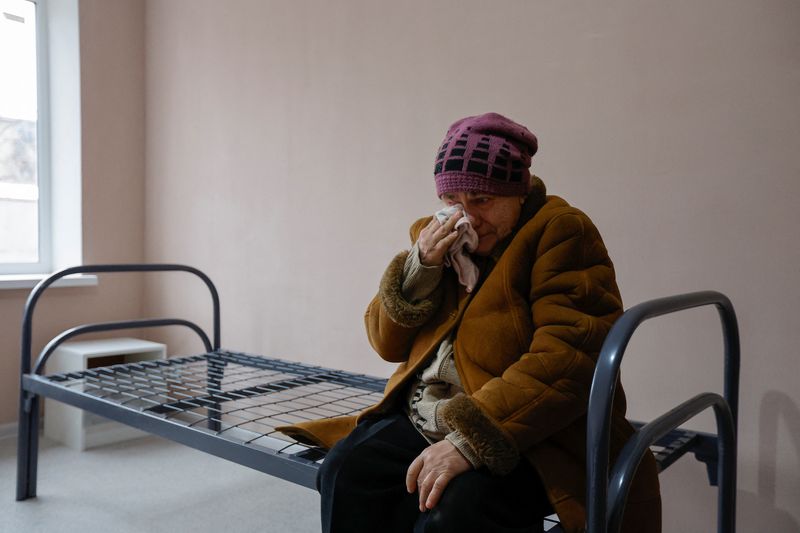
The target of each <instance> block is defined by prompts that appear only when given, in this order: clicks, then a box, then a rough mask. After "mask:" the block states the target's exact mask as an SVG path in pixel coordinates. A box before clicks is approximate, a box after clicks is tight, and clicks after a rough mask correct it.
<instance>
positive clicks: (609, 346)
mask: <svg viewBox="0 0 800 533" xmlns="http://www.w3.org/2000/svg"><path fill="white" fill-rule="evenodd" d="M705 305H714V306H715V307H716V308H717V312H718V313H719V316H720V321H721V323H722V333H723V337H724V342H725V390H724V399H725V402H726V403H727V405H728V406H729V408H730V413H731V419H732V423H733V424H732V426H733V435H734V440H735V435H736V420H737V411H738V397H739V358H740V356H739V327H738V324H737V321H736V313H735V311H734V309H733V305H732V304H731V302H730V300H729V299H728V297H727V296H725V295H724V294H721V293H719V292H716V291H701V292H694V293H688V294H681V295H676V296H669V297H666V298H658V299H655V300H650V301H647V302H643V303H641V304H638V305H636V306H634V307H631V308H630V309H628V310H627V311H626V312H625V313H624V314H623V315H622V316H621V317H620V318H619V320H617V322H616V323H615V324H614V326H613V327H612V328H611V331H610V332H609V334H608V336H607V337H606V340H605V342H604V343H603V348H602V350H601V351H600V355H599V357H598V360H597V366H596V369H595V373H594V378H593V380H592V388H591V392H590V394H589V407H588V413H587V427H586V468H587V486H586V511H587V513H586V520H587V529H588V531H589V533H604V532H607V531H608V529H607V527H608V515H607V511H608V507H612V506H614V505H616V504H615V502H611V505H608V506H607V502H608V470H609V465H608V463H609V437H610V427H611V407H612V403H613V400H614V392H615V389H616V384H617V381H618V379H619V369H620V365H621V364H622V357H623V355H624V352H625V348H626V347H627V345H628V342H629V341H630V339H631V337H632V336H633V333H634V331H635V330H636V328H637V327H638V326H639V325H640V324H641V323H642V322H644V321H645V320H647V319H649V318H654V317H657V316H661V315H665V314H669V313H675V312H678V311H682V310H685V309H691V308H695V307H701V306H705ZM725 466H726V465H725V464H723V463H721V465H720V467H719V468H723V467H725ZM729 466H730V467H731V468H730V470H731V472H730V475H725V476H724V480H725V481H726V482H727V484H730V486H731V487H732V488H729V489H725V490H729V491H730V492H731V493H732V496H731V501H730V502H729V503H730V506H731V508H730V509H728V512H729V513H733V512H734V511H733V508H732V507H733V506H734V505H735V486H736V463H735V461H732V465H729ZM722 481H723V480H722V479H720V482H721V483H720V485H722ZM719 527H722V524H721V523H720V524H719ZM732 527H733V526H731V529H726V530H725V531H726V533H734V530H733V529H732ZM720 531H722V529H720Z"/></svg>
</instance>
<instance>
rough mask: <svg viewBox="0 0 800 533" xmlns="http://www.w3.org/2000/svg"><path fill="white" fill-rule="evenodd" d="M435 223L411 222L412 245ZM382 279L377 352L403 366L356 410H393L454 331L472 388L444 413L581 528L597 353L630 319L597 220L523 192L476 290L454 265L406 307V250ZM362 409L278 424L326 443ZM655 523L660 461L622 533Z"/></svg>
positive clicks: (486, 454)
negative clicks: (515, 221)
mask: <svg viewBox="0 0 800 533" xmlns="http://www.w3.org/2000/svg"><path fill="white" fill-rule="evenodd" d="M428 220H429V218H426V219H421V220H419V221H417V222H416V223H414V225H413V226H412V227H411V231H410V233H411V241H412V242H415V241H416V239H417V236H418V235H419V232H420V231H421V230H422V228H423V227H424V226H425V225H426V224H427V222H428ZM407 253H408V252H403V253H401V254H399V255H398V256H396V257H395V258H394V260H393V261H392V262H391V264H390V265H389V267H388V269H387V270H386V272H385V274H384V276H383V279H382V280H381V285H380V290H379V292H378V295H377V296H375V298H374V299H373V300H372V302H371V303H370V304H369V307H368V308H367V312H366V316H365V321H366V327H367V334H368V336H369V340H370V343H371V344H372V346H373V347H374V349H375V351H376V352H378V354H379V355H380V356H381V357H382V358H383V359H385V360H386V361H390V362H393V363H399V364H398V366H397V370H396V371H395V372H394V374H393V375H392V377H391V378H390V379H389V382H388V384H387V385H386V389H385V396H384V399H383V400H382V401H381V402H380V403H378V404H377V405H375V406H373V407H371V408H369V409H367V410H365V411H364V412H362V413H361V414H360V415H359V417H367V416H376V415H379V414H380V413H382V412H386V411H388V410H390V409H393V408H395V409H396V408H397V406H398V402H401V401H403V399H404V398H405V388H406V385H407V384H408V383H409V380H411V379H413V378H414V375H415V374H416V373H417V372H419V371H420V369H422V368H424V367H425V365H426V364H427V363H428V362H429V361H430V359H431V357H433V356H434V355H435V353H436V350H437V348H438V346H439V344H440V343H441V342H442V340H444V339H445V338H446V337H447V336H448V335H449V334H450V332H451V331H452V330H453V328H455V327H457V328H458V329H457V334H456V338H455V343H454V351H455V363H456V368H457V369H458V373H459V375H460V377H461V382H462V384H463V387H464V391H465V394H463V395H459V396H456V397H455V398H454V399H452V400H451V401H450V402H449V403H448V404H447V405H446V407H445V408H444V416H445V418H446V420H447V421H448V422H449V424H450V425H451V427H454V428H457V429H459V430H460V431H461V433H463V434H464V435H465V436H466V438H467V439H468V442H469V443H470V444H471V445H472V447H473V448H474V449H475V450H476V452H477V453H478V455H479V456H480V457H481V459H482V460H483V462H484V464H485V465H486V466H487V467H488V468H489V470H490V471H492V472H494V473H498V474H502V473H505V472H508V471H510V470H511V469H513V468H514V466H515V465H516V463H517V461H518V460H520V458H521V457H524V458H525V459H526V460H528V461H529V462H530V463H531V464H532V465H533V466H534V467H535V468H536V470H537V471H538V473H539V475H540V476H541V478H542V481H543V483H544V486H545V487H546V489H547V493H548V497H549V499H550V502H551V504H552V505H553V507H554V508H555V510H556V512H557V513H558V515H559V518H560V519H561V522H562V527H563V528H564V530H565V531H567V532H576V531H583V530H584V528H585V490H586V488H585V483H586V469H585V460H586V459H585V449H586V416H585V415H586V409H587V403H588V399H589V388H590V385H591V381H592V375H593V372H594V366H595V361H596V359H597V356H598V353H599V351H600V348H601V346H602V343H603V340H604V339H605V337H606V335H607V333H608V331H609V329H610V328H611V326H612V324H613V323H614V321H615V320H616V319H617V318H618V317H619V316H620V315H621V314H622V310H623V309H622V301H621V298H620V294H619V289H618V288H617V283H616V280H615V276H614V267H613V265H612V263H611V260H610V259H609V257H608V253H607V251H606V248H605V246H604V244H603V241H602V239H601V237H600V234H599V233H598V231H597V229H596V228H595V226H594V224H593V223H592V221H591V220H590V219H589V217H588V216H586V215H585V214H584V213H583V212H581V211H580V210H578V209H576V208H574V207H571V206H570V205H569V204H567V202H566V201H564V200H563V199H561V198H559V197H557V196H545V191H544V185H543V184H542V183H541V182H538V187H535V188H534V191H533V192H532V193H531V195H530V196H529V197H528V200H527V201H526V204H525V206H524V207H523V215H522V217H521V222H520V224H519V225H518V227H517V230H516V233H515V234H514V236H513V238H512V239H511V241H510V242H509V243H507V247H506V248H505V250H504V251H503V253H502V255H500V257H499V258H498V260H497V262H496V264H495V265H494V267H493V269H492V270H491V272H490V274H489V275H488V277H486V279H485V281H484V282H483V285H481V286H480V288H479V289H478V290H477V291H476V292H474V293H473V294H468V293H466V292H465V291H464V289H463V287H461V286H460V285H459V284H458V281H457V279H456V276H455V275H454V273H453V271H452V269H445V274H444V277H443V280H442V282H441V284H440V286H439V288H438V289H437V290H436V292H434V293H433V295H432V296H431V299H430V300H425V301H423V302H420V303H418V304H416V305H412V304H410V303H409V302H407V301H406V300H404V299H403V296H402V292H401V286H402V279H403V264H404V262H405V259H406V254H407ZM624 415H625V395H624V393H623V391H622V389H621V388H618V389H617V393H616V397H615V405H614V411H613V415H612V426H611V427H612V434H611V448H612V455H613V456H614V457H616V455H617V454H618V453H619V450H620V449H621V448H622V445H623V444H624V442H625V440H626V439H627V438H628V437H629V436H630V435H631V434H632V432H633V429H632V427H631V426H630V424H629V423H628V422H627V421H626V420H625V418H624ZM357 418H358V417H342V418H333V419H324V420H318V421H313V422H306V423H302V424H298V425H296V426H287V427H284V428H280V429H281V430H282V431H284V432H285V433H287V434H290V435H292V436H294V437H295V438H298V439H301V440H305V441H309V440H310V441H313V442H315V443H317V444H320V445H322V446H325V447H328V448H329V447H331V446H333V444H335V443H336V442H337V441H338V440H339V439H341V438H342V437H344V436H346V435H347V433H349V431H350V430H351V429H352V428H353V427H354V426H355V423H356V422H357ZM660 530H661V500H660V496H659V486H658V477H657V470H656V464H655V460H654V458H653V457H652V455H650V454H648V455H647V456H646V457H645V459H644V460H643V462H642V464H641V465H640V467H639V470H638V473H637V475H636V479H635V481H634V483H633V486H632V488H631V491H630V496H629V499H628V504H627V506H626V511H625V518H624V525H623V531H624V532H625V533H656V532H659V531H660Z"/></svg>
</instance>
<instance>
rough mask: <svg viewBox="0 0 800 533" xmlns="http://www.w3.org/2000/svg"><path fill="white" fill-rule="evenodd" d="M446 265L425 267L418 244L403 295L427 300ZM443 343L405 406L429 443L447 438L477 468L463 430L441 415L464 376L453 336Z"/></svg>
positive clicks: (413, 386) (408, 261) (478, 464)
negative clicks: (460, 368) (453, 427)
mask: <svg viewBox="0 0 800 533" xmlns="http://www.w3.org/2000/svg"><path fill="white" fill-rule="evenodd" d="M442 268H443V267H442V266H441V265H440V266H425V265H423V264H422V262H421V261H420V259H419V247H418V245H417V244H414V247H413V248H412V249H411V252H410V253H409V254H408V258H407V259H406V263H405V267H404V269H403V276H404V277H403V288H402V290H403V296H404V297H405V298H406V299H407V300H408V301H409V302H412V303H413V302H418V301H420V300H424V299H425V298H427V297H428V296H430V294H431V293H432V292H433V291H434V289H436V286H437V285H438V284H439V282H440V281H441V279H442ZM454 335H455V332H454V333H453V334H451V336H450V337H448V338H446V339H445V340H444V341H442V343H441V344H440V345H439V350H438V351H437V353H436V357H434V358H433V360H431V362H430V364H429V365H428V366H427V367H426V368H425V369H423V371H422V372H420V373H419V374H417V376H416V380H415V381H414V382H413V383H412V384H411V386H410V387H409V394H408V401H407V403H406V405H405V408H406V412H407V414H408V416H409V418H410V420H411V423H412V424H413V425H414V427H416V428H417V430H418V431H419V432H420V433H421V434H422V436H423V437H425V439H426V440H427V441H428V442H438V441H440V440H442V439H447V440H448V441H449V442H450V443H452V444H453V446H455V447H456V449H458V451H459V452H461V455H463V456H464V457H465V458H466V459H467V460H468V461H469V462H470V463H471V464H472V466H473V467H474V468H479V467H481V466H482V465H483V464H482V462H481V461H480V459H479V458H478V455H477V454H476V453H475V451H474V450H473V449H472V447H471V446H470V445H469V444H468V442H467V440H466V439H465V438H464V436H463V435H462V434H461V432H460V431H455V430H453V429H452V428H450V427H449V426H448V424H447V422H445V420H444V419H443V418H442V417H441V414H440V413H441V408H442V407H443V406H444V404H445V403H446V402H448V401H449V400H450V398H452V397H453V396H455V395H456V394H458V393H459V392H463V388H462V387H461V379H460V378H459V376H458V371H457V370H456V365H455V360H454V358H453V336H454Z"/></svg>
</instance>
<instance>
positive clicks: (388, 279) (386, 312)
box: [364, 217, 441, 363]
mask: <svg viewBox="0 0 800 533" xmlns="http://www.w3.org/2000/svg"><path fill="white" fill-rule="evenodd" d="M429 221H430V217H427V218H422V219H419V220H417V221H416V222H415V223H414V224H412V226H411V229H410V230H409V236H410V238H411V242H412V244H413V243H414V242H416V241H417V238H418V237H419V234H420V232H421V231H422V229H423V228H424V227H425V226H426V225H427V224H428V222H429ZM408 253H409V252H408V251H403V252H400V253H399V254H397V255H396V256H395V257H394V259H392V261H391V262H390V263H389V266H388V267H387V269H386V271H385V272H384V274H383V277H382V278H381V282H380V286H379V288H378V294H377V295H376V296H375V297H374V298H373V299H372V301H371V302H370V303H369V305H368V306H367V311H366V313H365V314H364V323H365V325H366V328H367V337H368V338H369V342H370V344H371V345H372V347H373V348H374V349H375V351H376V352H378V355H380V356H381V357H382V358H383V359H385V360H386V361H389V362H392V363H400V362H403V361H405V360H406V359H407V358H408V354H409V350H410V349H411V345H412V344H413V342H414V339H415V337H416V336H417V333H418V332H419V330H420V328H421V327H422V325H423V324H425V322H427V320H428V319H429V318H430V317H431V316H432V315H433V314H434V313H435V312H436V310H437V309H438V307H439V304H440V302H441V289H440V288H437V289H436V290H434V291H433V293H432V294H431V295H430V296H429V297H428V298H426V299H423V300H421V301H419V302H415V303H411V302H409V301H408V300H406V299H405V298H404V297H403V290H402V289H403V267H404V265H405V262H406V257H407V256H408Z"/></svg>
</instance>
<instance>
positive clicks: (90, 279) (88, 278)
mask: <svg viewBox="0 0 800 533" xmlns="http://www.w3.org/2000/svg"><path fill="white" fill-rule="evenodd" d="M49 276H50V274H0V290H3V289H32V288H34V287H35V286H36V284H37V283H39V282H40V281H42V280H43V279H45V278H47V277H49ZM93 285H97V276H95V275H93V274H73V275H72V276H67V277H64V278H61V279H60V280H58V281H56V282H55V283H53V284H52V285H50V286H51V287H89V286H93Z"/></svg>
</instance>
